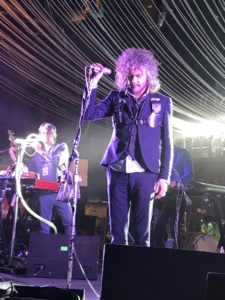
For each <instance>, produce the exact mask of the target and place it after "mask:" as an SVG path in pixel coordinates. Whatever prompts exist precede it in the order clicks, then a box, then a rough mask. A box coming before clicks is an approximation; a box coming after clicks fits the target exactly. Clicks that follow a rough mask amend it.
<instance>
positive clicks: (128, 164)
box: [84, 48, 173, 246]
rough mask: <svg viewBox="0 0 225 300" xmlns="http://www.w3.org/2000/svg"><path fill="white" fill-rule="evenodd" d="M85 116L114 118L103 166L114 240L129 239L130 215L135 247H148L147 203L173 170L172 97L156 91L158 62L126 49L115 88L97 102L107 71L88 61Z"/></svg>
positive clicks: (151, 56) (163, 187) (150, 55)
mask: <svg viewBox="0 0 225 300" xmlns="http://www.w3.org/2000/svg"><path fill="white" fill-rule="evenodd" d="M90 70H92V74H91V80H90V84H89V95H90V98H89V105H88V107H87V110H86V113H85V116H84V118H85V119H86V120H98V119H102V118H105V117H112V119H113V124H114V129H113V133H112V138H111V140H110V143H109V145H108V147H107V149H106V152H105V154H104V157H103V159H102V162H101V164H102V165H103V166H106V167H107V183H108V202H109V217H110V233H111V236H112V240H111V242H112V243H113V244H127V243H128V228H129V216H130V215H132V235H133V240H134V244H135V245H140V246H149V235H150V234H149V232H150V222H151V213H150V207H151V205H150V203H152V201H151V200H153V198H154V197H155V198H158V199H159V198H161V197H163V196H165V194H166V191H167V185H168V180H169V178H170V173H171V164H172V153H173V142H172V125H171V117H172V101H171V99H170V98H169V97H167V96H164V95H162V94H160V93H158V90H159V88H160V82H159V79H158V62H157V60H156V59H155V57H154V54H153V53H152V52H151V51H149V50H146V49H135V48H129V49H126V50H124V51H123V52H122V54H121V55H120V56H119V58H118V59H117V63H116V70H115V71H116V76H115V83H116V86H117V91H111V92H110V93H109V95H108V96H107V97H106V98H105V99H104V100H103V101H101V102H99V103H97V102H96V92H97V85H98V81H99V80H100V78H101V77H102V76H103V74H104V72H105V69H104V67H103V66H102V65H101V64H99V63H96V64H92V65H91V67H90Z"/></svg>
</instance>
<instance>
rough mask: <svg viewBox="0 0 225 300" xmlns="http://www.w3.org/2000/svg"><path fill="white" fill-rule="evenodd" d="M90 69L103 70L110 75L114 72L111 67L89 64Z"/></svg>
mask: <svg viewBox="0 0 225 300" xmlns="http://www.w3.org/2000/svg"><path fill="white" fill-rule="evenodd" d="M88 67H89V68H90V69H92V70H93V71H94V72H99V71H103V73H104V74H106V75H110V74H111V73H112V70H111V69H109V68H105V67H103V68H101V67H98V66H91V65H90V66H88Z"/></svg>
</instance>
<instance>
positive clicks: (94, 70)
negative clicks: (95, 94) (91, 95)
mask: <svg viewBox="0 0 225 300" xmlns="http://www.w3.org/2000/svg"><path fill="white" fill-rule="evenodd" d="M104 69H105V68H104V67H103V65H101V64H99V63H94V64H92V65H90V67H89V78H90V89H93V88H96V87H97V85H98V82H99V80H100V79H101V78H102V76H103V74H104Z"/></svg>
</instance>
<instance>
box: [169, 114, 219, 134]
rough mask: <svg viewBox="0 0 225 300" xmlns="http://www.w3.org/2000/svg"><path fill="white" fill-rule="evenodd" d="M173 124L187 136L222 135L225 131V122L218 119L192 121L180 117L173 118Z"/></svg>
mask: <svg viewBox="0 0 225 300" xmlns="http://www.w3.org/2000/svg"><path fill="white" fill-rule="evenodd" d="M173 125H174V128H175V129H176V130H179V131H180V132H181V133H182V134H183V135H185V136H186V137H199V136H206V137H207V136H221V135H223V134H224V133H225V124H223V123H220V122H216V121H208V120H207V121H202V122H201V123H191V122H188V121H184V120H181V119H178V118H174V119H173Z"/></svg>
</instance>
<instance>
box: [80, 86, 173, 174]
mask: <svg viewBox="0 0 225 300" xmlns="http://www.w3.org/2000/svg"><path fill="white" fill-rule="evenodd" d="M89 101H90V102H89V105H88V108H87V110H86V113H85V116H84V119H85V120H99V119H102V118H105V117H113V122H114V130H113V133H112V137H111V140H110V142H109V145H108V147H107V149H106V152H105V154H104V156H103V159H102V162H101V163H102V165H104V166H107V165H109V164H112V163H114V162H116V161H118V160H119V159H121V158H124V154H126V153H127V150H128V147H129V141H130V137H131V132H132V126H137V134H138V138H139V143H140V150H141V154H142V157H143V160H144V163H145V165H146V166H147V168H148V170H149V171H151V172H154V173H158V174H159V178H163V179H166V180H169V178H170V174H171V167H172V159H173V158H172V156H173V141H172V124H171V117H172V101H171V99H170V98H169V97H166V96H164V95H162V94H159V93H155V94H148V95H147V96H146V98H145V100H144V101H145V102H144V105H143V107H142V110H141V112H140V113H139V115H138V117H135V115H134V113H133V110H132V107H133V103H132V102H133V99H132V97H131V96H130V95H127V94H125V93H124V92H118V91H111V92H110V93H109V95H108V96H107V97H106V98H105V99H104V100H103V101H101V102H99V103H97V102H96V89H94V90H92V92H91V95H90V99H89ZM161 149H162V150H161Z"/></svg>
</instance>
